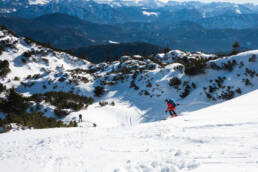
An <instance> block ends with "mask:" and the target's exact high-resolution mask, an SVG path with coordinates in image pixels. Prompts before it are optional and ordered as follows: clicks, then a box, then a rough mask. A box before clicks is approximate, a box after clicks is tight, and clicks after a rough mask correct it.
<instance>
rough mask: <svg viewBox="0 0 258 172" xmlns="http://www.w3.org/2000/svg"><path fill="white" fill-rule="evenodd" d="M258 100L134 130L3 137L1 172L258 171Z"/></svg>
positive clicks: (227, 104) (57, 131) (58, 131)
mask: <svg viewBox="0 0 258 172" xmlns="http://www.w3.org/2000/svg"><path fill="white" fill-rule="evenodd" d="M257 96H258V91H257V90H256V91H253V92H251V93H249V94H246V95H243V96H241V97H238V98H235V99H233V100H230V101H227V102H225V103H221V104H217V105H214V106H211V107H208V108H205V109H202V110H199V111H196V112H191V113H184V114H183V116H180V117H178V118H173V119H168V120H166V121H160V122H153V123H146V124H142V125H138V126H134V127H113V128H98V127H97V128H83V127H82V128H72V129H45V130H32V131H31V130H26V131H18V132H10V133H6V134H1V135H0V167H1V171H6V172H7V171H12V172H16V171H17V172H20V171H26V172H34V171H38V172H41V171H42V172H43V171H48V172H52V171H53V172H54V171H62V172H65V171H76V172H80V171H96V172H98V171H113V172H118V171H119V172H120V171H121V172H122V171H144V172H150V171H172V172H176V171H194V172H200V171H201V172H207V171H208V170H209V171H214V172H215V171H234V172H244V171H248V172H255V171H257V168H258V161H257V160H258V151H257V149H258V145H257V140H258V134H257V130H258V115H257V111H258V106H257V105H258V104H257V101H256V99H257Z"/></svg>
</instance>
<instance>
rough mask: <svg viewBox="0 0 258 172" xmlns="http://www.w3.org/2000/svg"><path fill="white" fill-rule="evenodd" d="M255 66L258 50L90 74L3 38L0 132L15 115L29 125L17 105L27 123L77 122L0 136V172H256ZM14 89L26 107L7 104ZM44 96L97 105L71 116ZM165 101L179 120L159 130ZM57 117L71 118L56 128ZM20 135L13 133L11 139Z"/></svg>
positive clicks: (111, 66)
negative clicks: (39, 117)
mask: <svg viewBox="0 0 258 172" xmlns="http://www.w3.org/2000/svg"><path fill="white" fill-rule="evenodd" d="M257 56H258V50H253V51H247V52H244V53H240V54H236V55H233V56H228V57H217V56H215V55H213V54H203V53H201V52H196V53H190V52H184V51H180V50H166V52H164V53H161V54H152V55H149V56H147V55H145V56H139V55H133V56H122V57H121V58H120V59H119V60H117V61H112V62H107V63H100V64H92V63H90V62H88V61H86V60H83V59H79V58H77V57H73V56H71V55H69V54H67V53H64V52H60V51H56V50H53V49H51V48H48V47H46V46H44V45H39V44H38V43H35V42H34V41H31V40H29V39H25V38H21V37H16V36H15V35H14V34H12V33H11V32H10V31H8V30H6V29H4V28H1V29H0V66H1V68H0V77H1V78H0V83H1V84H0V108H2V109H1V112H0V119H1V120H0V124H1V125H2V123H1V122H2V121H3V120H4V121H5V122H8V121H9V122H10V120H11V119H12V117H13V116H14V115H15V114H14V113H17V116H19V115H21V117H22V118H29V117H28V116H24V114H22V112H19V109H17V108H20V106H21V104H25V103H24V102H22V101H28V102H29V103H30V108H28V109H26V110H27V112H28V113H29V112H34V111H40V112H42V114H43V116H45V117H47V118H49V117H54V118H57V119H58V120H61V121H63V122H65V123H69V122H70V121H74V120H76V121H77V120H78V115H79V114H82V115H83V122H82V123H79V126H80V127H77V128H70V129H67V128H59V129H43V130H31V129H26V128H25V126H27V125H28V126H29V125H30V124H26V123H21V124H20V123H19V125H21V128H23V129H26V130H22V131H16V132H8V133H4V134H1V135H0V170H1V171H13V172H19V171H28V172H30V171H31V172H34V171H39V172H40V171H49V172H52V171H53V172H55V171H71V170H73V171H78V172H80V171H96V172H98V171H197V172H199V171H201V172H203V171H208V170H209V171H212V170H213V171H232V170H233V171H236V172H243V171H248V172H255V171H256V170H257V168H258V165H257V158H258V154H257V133H256V131H257V127H258V117H257V110H258V109H257V101H256V99H257V95H258V92H257V88H258V79H257V77H258V65H257V63H258V57H257ZM12 88H14V89H15V90H16V91H17V92H19V93H20V94H22V95H23V96H25V97H26V98H27V99H28V100H27V99H21V97H20V96H17V95H16V97H17V98H18V99H17V100H13V99H12V98H13V97H12V96H10V92H12V91H11V90H12ZM96 88H98V89H96ZM101 88H103V89H104V90H105V92H102V91H103V90H102V89H101ZM96 90H99V91H96ZM50 91H51V92H61V91H63V92H66V93H69V95H70V97H74V98H75V100H76V101H80V100H81V99H83V100H85V99H84V98H83V97H78V96H76V95H80V96H87V97H94V102H92V104H89V106H84V105H83V104H82V105H80V106H77V104H76V102H74V99H71V98H67V97H66V96H67V95H66V94H64V93H62V95H63V97H62V99H61V100H60V99H59V101H60V102H55V100H56V98H57V97H53V96H52V97H51V95H50V97H48V95H49V94H47V92H50ZM95 91H96V92H95ZM94 92H95V94H94ZM38 93H42V94H38ZM52 94H54V95H56V96H60V95H59V94H55V93H52ZM32 95H33V96H32ZM71 95H72V96H71ZM13 96H14V95H13ZM7 97H8V98H9V99H11V100H10V101H9V102H12V101H13V102H17V103H16V104H15V106H14V110H18V112H12V113H8V112H6V111H8V109H5V107H3V106H2V105H3V102H5V101H6V99H7ZM171 97H173V98H174V99H175V100H176V101H177V103H179V105H178V106H177V109H176V112H178V113H179V117H177V118H172V119H167V120H166V121H164V120H163V119H166V118H167V117H168V114H166V113H165V110H166V104H165V102H164V99H165V98H171ZM66 101H67V102H68V103H67V104H64V105H65V106H64V107H63V106H61V105H63V104H61V103H63V102H66ZM83 103H85V102H83ZM218 103H219V104H218ZM71 104H72V105H76V106H75V107H74V108H73V109H70V108H68V107H73V106H71ZM6 105H7V104H6ZM25 105H26V104H25ZM25 107H26V106H25ZM57 107H59V108H61V109H62V110H63V111H62V113H64V112H68V114H66V115H64V114H61V116H59V118H58V117H57V116H58V114H59V113H56V111H55V109H56V108H57ZM59 115H60V114H59ZM33 117H36V115H33ZM19 120H20V121H23V119H17V121H19ZM31 120H33V119H31ZM51 120H52V119H51V118H49V121H51ZM40 122H43V121H40ZM92 122H94V123H96V124H97V127H95V128H91V127H90V126H92ZM19 125H18V124H17V123H16V124H13V123H12V124H11V125H10V126H12V127H14V128H13V129H12V130H11V131H15V129H17V128H18V129H19V127H17V126H19ZM8 126H9V125H8ZM4 127H5V125H4ZM3 129H4V128H3V126H0V130H3Z"/></svg>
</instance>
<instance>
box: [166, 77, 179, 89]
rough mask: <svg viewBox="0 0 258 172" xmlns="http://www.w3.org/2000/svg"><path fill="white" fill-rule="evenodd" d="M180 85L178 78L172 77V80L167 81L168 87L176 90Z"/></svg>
mask: <svg viewBox="0 0 258 172" xmlns="http://www.w3.org/2000/svg"><path fill="white" fill-rule="evenodd" d="M180 84H181V80H180V79H179V78H178V77H173V78H172V79H170V80H169V85H170V86H171V87H174V88H176V89H178V87H179V85H180Z"/></svg>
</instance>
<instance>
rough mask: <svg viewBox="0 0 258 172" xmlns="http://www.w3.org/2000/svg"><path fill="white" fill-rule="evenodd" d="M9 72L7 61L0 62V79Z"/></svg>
mask: <svg viewBox="0 0 258 172" xmlns="http://www.w3.org/2000/svg"><path fill="white" fill-rule="evenodd" d="M10 71H11V70H10V68H9V62H8V61H7V60H3V61H2V60H0V77H2V78H3V77H5V76H6V75H7V74H8V73H9V72H10Z"/></svg>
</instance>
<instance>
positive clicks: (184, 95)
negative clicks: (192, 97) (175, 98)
mask: <svg viewBox="0 0 258 172" xmlns="http://www.w3.org/2000/svg"><path fill="white" fill-rule="evenodd" d="M190 91H191V87H190V86H189V85H188V84H187V85H186V86H185V89H184V92H183V93H181V94H180V97H181V98H185V97H187V96H188V95H189V94H190Z"/></svg>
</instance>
